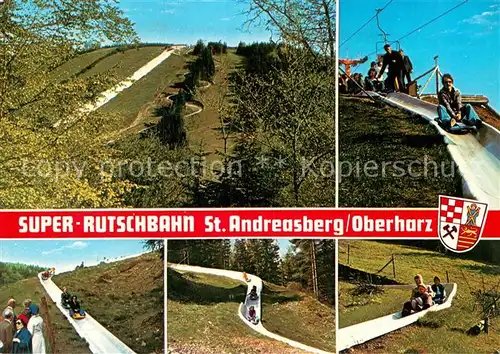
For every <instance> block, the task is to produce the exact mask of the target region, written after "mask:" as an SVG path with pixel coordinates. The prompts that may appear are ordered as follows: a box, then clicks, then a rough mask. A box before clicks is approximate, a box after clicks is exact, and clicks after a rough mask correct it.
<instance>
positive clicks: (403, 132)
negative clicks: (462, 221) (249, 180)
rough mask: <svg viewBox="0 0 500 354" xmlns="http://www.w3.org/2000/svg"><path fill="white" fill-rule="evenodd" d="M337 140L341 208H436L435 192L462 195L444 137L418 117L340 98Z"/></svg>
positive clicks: (367, 102)
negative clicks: (338, 141) (338, 147)
mask: <svg viewBox="0 0 500 354" xmlns="http://www.w3.org/2000/svg"><path fill="white" fill-rule="evenodd" d="M339 136H340V143H339V144H340V151H339V159H340V168H341V177H340V178H341V180H340V186H339V188H340V190H339V203H340V205H341V206H347V207H367V206H368V207H437V204H438V195H439V194H444V195H454V196H460V195H461V182H460V175H459V173H458V171H457V169H456V166H455V165H454V163H453V160H452V159H451V157H450V155H449V154H448V150H447V148H446V145H445V144H444V142H443V138H442V136H441V135H439V134H438V132H437V131H436V130H435V128H433V127H432V126H430V125H429V124H428V123H426V121H424V120H423V119H422V118H419V117H412V116H411V115H409V114H408V113H406V112H404V111H402V110H399V109H395V108H390V107H388V106H383V107H377V106H375V105H374V103H373V102H372V101H370V100H367V99H363V100H360V99H347V98H342V97H341V99H340V101H339Z"/></svg>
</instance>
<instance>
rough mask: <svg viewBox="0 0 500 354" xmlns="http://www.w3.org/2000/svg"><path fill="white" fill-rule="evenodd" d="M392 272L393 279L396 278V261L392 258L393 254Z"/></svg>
mask: <svg viewBox="0 0 500 354" xmlns="http://www.w3.org/2000/svg"><path fill="white" fill-rule="evenodd" d="M392 273H393V274H394V280H396V262H395V260H394V254H393V255H392Z"/></svg>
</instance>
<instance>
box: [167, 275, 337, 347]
mask: <svg viewBox="0 0 500 354" xmlns="http://www.w3.org/2000/svg"><path fill="white" fill-rule="evenodd" d="M167 287H168V292H167V294H168V304H167V306H168V316H167V320H168V345H169V349H171V350H174V351H178V352H181V353H197V354H209V353H221V354H223V353H246V354H254V353H285V354H286V353H303V351H302V350H298V349H295V348H292V347H290V346H288V345H286V344H284V343H281V342H278V341H275V340H272V339H269V338H267V337H264V336H261V335H259V334H258V333H257V332H255V331H252V330H251V329H250V328H249V327H248V326H247V325H245V324H244V323H243V322H242V321H241V320H240V318H239V317H238V307H239V304H240V302H242V301H243V299H244V297H245V295H246V284H244V283H243V282H238V281H235V280H232V279H229V278H225V277H219V276H213V275H207V274H197V273H183V274H181V273H179V272H176V271H174V270H172V269H169V270H168V273H167ZM263 302H264V303H263V310H262V314H263V320H264V321H263V325H264V326H265V327H266V328H267V329H268V330H270V331H272V332H275V333H277V334H280V335H282V336H285V337H287V338H290V339H293V340H296V341H301V342H303V343H304V344H307V345H311V346H315V347H318V348H322V349H324V350H329V351H332V352H333V351H334V348H335V339H334V337H333V335H334V329H335V325H334V320H333V318H334V316H333V311H332V310H331V309H327V308H326V307H325V306H323V305H322V304H320V303H318V302H317V301H315V300H312V299H310V298H308V297H307V296H305V295H304V294H302V293H299V292H295V291H291V290H287V289H284V288H282V287H278V286H276V285H272V284H266V285H265V289H264V293H263ZM318 318H323V320H324V323H319V322H320V320H319V319H318Z"/></svg>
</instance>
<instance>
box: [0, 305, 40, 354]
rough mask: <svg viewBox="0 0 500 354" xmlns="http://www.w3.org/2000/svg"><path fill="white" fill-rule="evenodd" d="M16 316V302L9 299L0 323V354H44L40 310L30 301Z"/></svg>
mask: <svg viewBox="0 0 500 354" xmlns="http://www.w3.org/2000/svg"><path fill="white" fill-rule="evenodd" d="M23 305H24V309H23V311H22V312H21V313H20V314H19V315H16V313H15V308H16V300H15V299H10V300H9V301H8V302H7V307H6V308H5V309H4V310H3V312H2V321H1V322H0V353H22V354H32V353H33V354H35V353H36V354H45V339H44V337H43V327H44V324H43V319H42V317H41V316H40V309H39V307H38V306H37V305H35V304H33V303H32V302H31V300H30V299H26V300H24V302H23Z"/></svg>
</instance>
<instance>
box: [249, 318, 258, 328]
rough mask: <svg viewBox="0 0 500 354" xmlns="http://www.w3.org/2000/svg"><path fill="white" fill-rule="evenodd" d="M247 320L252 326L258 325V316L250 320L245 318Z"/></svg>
mask: <svg viewBox="0 0 500 354" xmlns="http://www.w3.org/2000/svg"><path fill="white" fill-rule="evenodd" d="M247 319H248V322H250V323H251V324H253V325H255V326H256V325H258V324H259V316H257V317H255V318H254V319H251V318H247Z"/></svg>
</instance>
